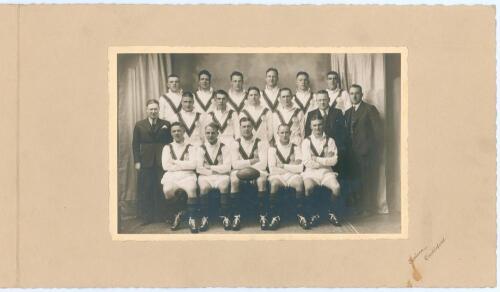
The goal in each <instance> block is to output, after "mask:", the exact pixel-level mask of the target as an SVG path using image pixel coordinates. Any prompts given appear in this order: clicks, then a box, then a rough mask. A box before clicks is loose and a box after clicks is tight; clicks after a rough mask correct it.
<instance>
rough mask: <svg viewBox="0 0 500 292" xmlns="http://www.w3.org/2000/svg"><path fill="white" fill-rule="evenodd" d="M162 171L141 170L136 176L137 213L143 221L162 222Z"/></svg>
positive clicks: (153, 169) (163, 200) (163, 211)
mask: <svg viewBox="0 0 500 292" xmlns="http://www.w3.org/2000/svg"><path fill="white" fill-rule="evenodd" d="M162 176H163V169H161V168H160V167H150V168H141V170H140V171H139V174H138V209H139V210H138V211H139V216H140V217H141V218H142V219H143V220H148V221H162V220H163V219H164V215H165V197H164V196H163V192H162V189H161V183H160V181H161V177H162Z"/></svg>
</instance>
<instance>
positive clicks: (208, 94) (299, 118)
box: [159, 68, 351, 145]
mask: <svg viewBox="0 0 500 292" xmlns="http://www.w3.org/2000/svg"><path fill="white" fill-rule="evenodd" d="M230 78H231V88H230V89H229V90H228V91H227V92H226V91H224V90H217V91H215V90H214V89H213V88H212V87H211V79H212V75H211V73H210V72H208V71H207V70H202V71H200V72H199V73H198V90H197V91H195V92H192V93H191V92H183V90H182V89H181V88H180V84H181V80H180V78H179V76H177V75H170V76H169V77H168V79H167V83H168V91H167V93H165V94H163V95H162V96H161V97H160V99H159V102H160V113H159V117H160V119H164V120H167V121H169V122H170V123H173V122H179V123H181V124H183V125H184V127H185V128H186V129H187V130H186V140H187V141H188V142H189V143H191V144H193V145H201V144H202V142H203V140H204V137H203V132H204V130H203V129H204V126H206V125H208V124H209V123H212V122H215V123H217V124H219V125H220V126H221V129H220V130H221V133H220V138H221V140H222V141H223V142H226V143H229V142H230V141H232V140H235V139H237V138H239V137H241V134H240V133H239V124H238V122H239V120H240V119H241V118H242V117H246V118H248V119H249V120H250V121H251V122H252V124H253V127H254V135H255V136H256V137H257V138H259V139H260V140H262V141H268V142H270V143H271V142H273V141H275V140H276V139H277V136H276V135H277V129H278V126H279V125H281V124H288V125H290V130H291V132H292V134H291V135H292V137H291V139H292V142H293V143H295V144H297V145H300V143H301V141H302V139H304V137H305V136H307V135H308V134H310V130H309V129H308V128H309V127H307V126H306V115H307V113H308V112H310V111H313V110H315V109H317V108H318V107H317V102H318V101H317V98H318V97H320V98H323V100H324V99H325V96H328V97H329V104H328V106H329V107H333V108H336V109H338V114H340V113H344V112H345V111H346V110H348V109H349V108H350V107H351V102H350V100H349V94H348V93H347V92H346V91H345V90H342V89H340V84H339V76H338V74H337V73H336V72H334V71H332V72H328V73H327V83H328V87H327V89H326V90H324V91H320V92H318V93H317V94H314V93H313V92H312V90H311V88H310V87H309V74H308V73H307V72H302V71H301V72H298V73H297V75H296V81H297V88H296V90H295V92H293V91H292V90H290V89H286V90H285V88H281V97H280V96H279V93H280V88H279V87H278V81H279V75H278V70H277V69H275V68H269V69H268V70H267V71H266V86H265V88H264V89H263V90H260V89H259V88H257V87H253V86H252V87H249V88H248V89H246V90H245V89H244V87H243V85H244V77H243V74H242V73H241V72H237V71H235V72H233V73H232V74H231V76H230ZM183 95H186V96H191V98H189V97H186V98H184V99H183ZM322 95H323V96H322ZM320 102H322V101H320ZM323 102H324V101H323ZM334 130H335V129H332V131H334ZM332 138H336V137H332Z"/></svg>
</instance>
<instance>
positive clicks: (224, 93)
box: [215, 89, 229, 98]
mask: <svg viewBox="0 0 500 292" xmlns="http://www.w3.org/2000/svg"><path fill="white" fill-rule="evenodd" d="M217 94H222V95H224V96H225V97H226V98H227V97H229V94H227V92H226V91H225V90H224V89H218V90H217V91H216V92H215V95H217Z"/></svg>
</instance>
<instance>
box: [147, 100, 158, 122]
mask: <svg viewBox="0 0 500 292" xmlns="http://www.w3.org/2000/svg"><path fill="white" fill-rule="evenodd" d="M159 112H160V107H159V106H158V105H157V104H156V103H150V104H149V105H148V106H147V107H146V113H147V115H148V118H150V119H153V120H154V119H156V118H158V113H159Z"/></svg>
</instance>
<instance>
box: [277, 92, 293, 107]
mask: <svg viewBox="0 0 500 292" xmlns="http://www.w3.org/2000/svg"><path fill="white" fill-rule="evenodd" d="M279 101H280V105H281V106H282V107H285V108H287V107H290V106H291V105H292V93H291V92H290V90H282V91H281V93H280V98H279Z"/></svg>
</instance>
